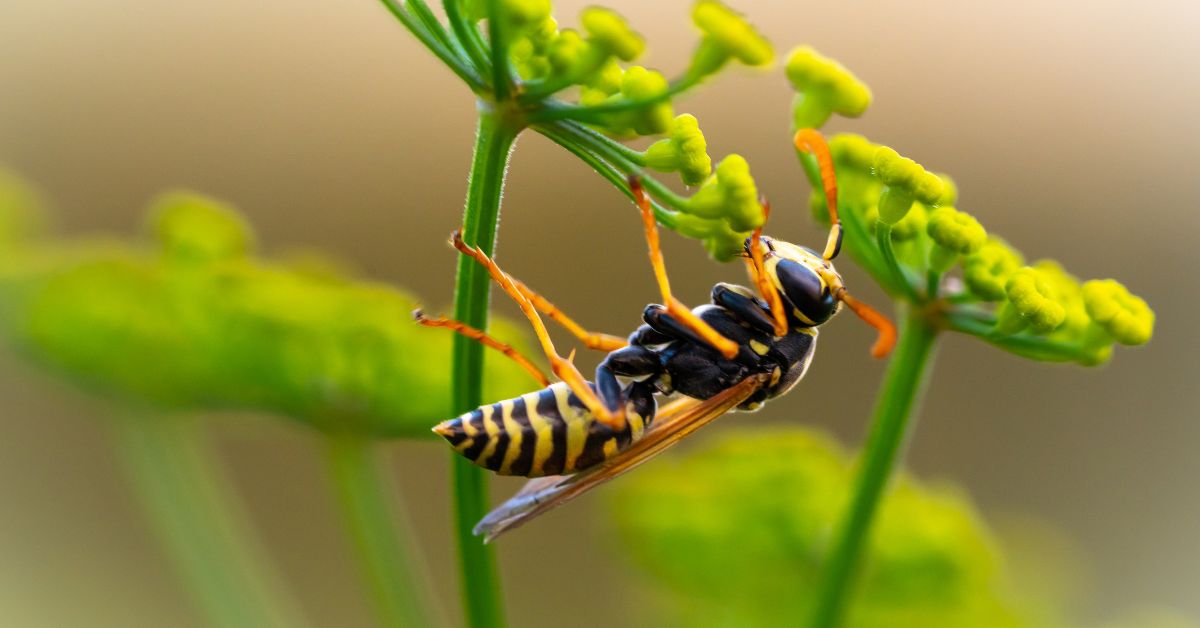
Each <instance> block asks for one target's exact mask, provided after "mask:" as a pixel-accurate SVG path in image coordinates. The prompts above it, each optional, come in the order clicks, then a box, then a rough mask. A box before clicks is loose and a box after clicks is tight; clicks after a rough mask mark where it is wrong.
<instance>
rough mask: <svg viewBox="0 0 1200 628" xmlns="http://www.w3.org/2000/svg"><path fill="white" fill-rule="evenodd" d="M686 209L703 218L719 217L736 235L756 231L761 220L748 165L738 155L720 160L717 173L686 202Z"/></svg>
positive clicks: (761, 215) (760, 211) (756, 191)
mask: <svg viewBox="0 0 1200 628" xmlns="http://www.w3.org/2000/svg"><path fill="white" fill-rule="evenodd" d="M685 209H686V211H688V212H689V213H691V214H695V215H697V216H701V217H704V218H722V219H724V220H725V222H726V223H728V224H729V226H730V228H731V229H733V230H734V231H738V232H746V231H751V230H753V229H757V228H758V227H759V226H761V225H762V224H763V220H764V218H763V212H762V205H760V204H759V202H758V187H757V186H756V185H755V184H754V178H753V177H751V176H750V164H748V163H746V159H745V158H743V157H742V156H741V155H729V156H727V157H725V159H722V160H721V163H719V164H717V168H716V174H715V175H714V176H713V177H712V178H710V179H709V180H708V181H706V182H705V183H704V185H703V186H701V187H700V189H699V190H697V191H696V193H695V194H694V195H692V198H690V199H688V202H687V206H686V208H685Z"/></svg>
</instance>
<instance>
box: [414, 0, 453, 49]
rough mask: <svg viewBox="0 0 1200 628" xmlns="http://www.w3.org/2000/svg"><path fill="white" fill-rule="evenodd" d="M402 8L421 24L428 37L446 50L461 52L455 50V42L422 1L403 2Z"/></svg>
mask: <svg viewBox="0 0 1200 628" xmlns="http://www.w3.org/2000/svg"><path fill="white" fill-rule="evenodd" d="M404 6H405V7H407V8H408V9H409V11H411V12H412V14H413V15H414V16H415V17H416V18H417V20H419V21H420V22H421V25H422V26H424V27H425V32H427V33H429V35H430V37H432V38H433V39H434V40H435V41H437V42H438V43H439V44H441V45H442V46H443V47H444V48H446V49H447V50H453V51H455V52H461V51H459V50H457V49H456V46H455V42H454V41H453V40H452V39H450V36H449V35H448V34H447V33H446V28H445V27H444V26H442V23H441V22H440V21H439V20H438V19H437V16H436V15H434V14H433V11H430V10H429V6H428V5H426V4H425V2H424V0H404Z"/></svg>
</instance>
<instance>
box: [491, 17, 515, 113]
mask: <svg viewBox="0 0 1200 628" xmlns="http://www.w3.org/2000/svg"><path fill="white" fill-rule="evenodd" d="M487 5H488V21H487V25H488V40H489V42H490V45H491V52H492V93H493V94H495V98H496V102H505V101H507V100H508V99H509V97H510V96H511V95H512V92H513V89H512V88H513V86H512V70H511V69H510V67H509V62H508V44H509V41H508V27H509V22H508V15H507V14H506V13H505V8H504V3H503V2H501V0H487Z"/></svg>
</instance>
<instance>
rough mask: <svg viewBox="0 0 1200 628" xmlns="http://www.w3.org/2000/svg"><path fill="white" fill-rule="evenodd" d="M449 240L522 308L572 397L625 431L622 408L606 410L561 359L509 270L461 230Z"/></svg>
mask: <svg viewBox="0 0 1200 628" xmlns="http://www.w3.org/2000/svg"><path fill="white" fill-rule="evenodd" d="M450 243H451V244H453V245H454V248H456V249H458V250H459V251H460V252H461V253H462V254H464V255H467V256H470V257H471V258H473V259H474V260H475V261H477V262H479V263H480V264H483V266H484V267H485V268H487V269H488V274H489V275H491V277H492V280H493V281H495V282H496V283H497V284H499V285H500V287H501V288H503V289H504V292H505V293H506V294H508V296H509V297H511V298H512V300H513V301H516V302H517V305H518V306H519V307H520V308H521V312H522V313H523V314H525V318H527V319H529V324H530V325H531V326H532V327H533V333H534V334H535V335H536V336H537V339H538V342H539V343H540V344H541V345H542V351H543V352H544V353H545V354H546V358H547V359H549V360H550V369H551V370H552V371H553V372H554V375H555V376H556V377H558V378H559V379H561V380H562V381H563V382H564V383H566V385H567V386H569V387H570V388H571V392H573V393H575V396H576V397H578V398H579V400H580V401H582V402H583V405H584V406H586V407H587V409H588V410H589V411H591V413H592V415H593V416H595V417H596V420H598V421H600V422H601V423H603V424H605V425H607V426H608V427H610V428H612V429H613V430H616V431H621V430H624V429H625V408H624V407H621V408H617V409H616V411H615V412H614V411H612V410H609V409H608V408H607V407H606V406H605V405H604V402H602V401H601V400H600V397H599V396H597V395H596V393H595V392H594V391H593V390H592V389H591V387H590V386H588V383H587V380H586V379H584V377H583V374H582V373H580V372H579V369H578V368H576V367H575V365H574V364H573V363H572V362H571V359H570V358H569V357H568V358H563V357H562V356H560V355H559V354H558V351H557V350H556V349H555V348H554V341H553V340H551V339H550V332H548V331H547V330H546V324H545V323H543V322H542V317H541V316H539V315H538V311H537V309H536V308H534V307H533V303H532V302H531V301H530V300H529V299H528V298H527V297H526V296H525V295H524V294H522V293H521V290H520V289H518V288H517V286H516V284H515V282H514V281H513V278H512V277H510V276H509V275H508V273H506V272H504V271H503V270H500V267H499V266H497V265H496V262H494V261H492V258H490V257H488V256H487V254H486V253H484V252H483V251H480V250H479V249H476V248H473V247H471V246H470V245H468V244H467V243H466V242H463V240H462V233H461V232H459V231H455V232H454V234H453V235H452V236H451V237H450ZM573 355H574V354H572V356H573Z"/></svg>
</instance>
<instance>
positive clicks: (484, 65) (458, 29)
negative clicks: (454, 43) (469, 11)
mask: <svg viewBox="0 0 1200 628" xmlns="http://www.w3.org/2000/svg"><path fill="white" fill-rule="evenodd" d="M442 8H443V9H445V11H446V20H447V21H448V22H450V30H451V31H452V32H453V33H454V37H455V38H456V39H458V44H459V46H461V47H462V49H463V52H464V53H465V54H466V57H467V60H468V61H469V62H470V63H471V65H472V66H474V68H475V71H476V72H478V73H479V75H480V76H488V75H489V74H490V72H491V67H490V66H489V65H488V64H489V63H490V62H491V61H490V60H489V59H488V51H487V46H485V45H484V43H483V38H482V37H480V35H479V29H478V28H476V26H475V24H474V23H473V22H471V21H470V20H469V19H468V18H467V17H466V16H465V15H463V13H462V0H443V1H442Z"/></svg>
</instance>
